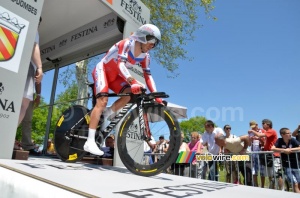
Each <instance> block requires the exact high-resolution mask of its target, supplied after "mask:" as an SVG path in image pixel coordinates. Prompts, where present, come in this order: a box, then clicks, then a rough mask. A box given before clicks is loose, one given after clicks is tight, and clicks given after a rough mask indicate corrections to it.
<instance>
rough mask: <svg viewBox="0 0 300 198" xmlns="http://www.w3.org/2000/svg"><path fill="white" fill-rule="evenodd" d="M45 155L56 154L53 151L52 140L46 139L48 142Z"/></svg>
mask: <svg viewBox="0 0 300 198" xmlns="http://www.w3.org/2000/svg"><path fill="white" fill-rule="evenodd" d="M47 154H49V155H55V154H56V152H55V149H54V144H53V142H52V139H48V142H47Z"/></svg>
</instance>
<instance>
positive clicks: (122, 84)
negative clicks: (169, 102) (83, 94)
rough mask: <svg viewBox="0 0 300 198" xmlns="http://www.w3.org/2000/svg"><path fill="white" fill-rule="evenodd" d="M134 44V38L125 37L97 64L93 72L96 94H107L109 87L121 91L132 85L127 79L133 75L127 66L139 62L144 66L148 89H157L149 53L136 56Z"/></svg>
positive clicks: (132, 65) (153, 90)
mask: <svg viewBox="0 0 300 198" xmlns="http://www.w3.org/2000/svg"><path fill="white" fill-rule="evenodd" d="M134 46H135V40H134V39H131V38H128V39H124V40H122V41H120V42H118V43H116V44H115V45H114V46H112V47H111V48H110V49H109V51H108V52H107V53H106V55H105V56H104V57H103V59H102V60H101V61H100V62H99V63H98V64H97V66H96V67H95V69H94V70H93V73H92V76H93V79H94V82H95V85H94V93H95V95H97V94H98V96H99V95H100V96H101V95H106V94H107V93H108V89H111V90H112V91H114V92H115V93H121V92H122V91H123V90H124V89H125V88H127V87H130V84H129V83H128V82H127V79H128V78H129V77H131V75H130V73H129V71H128V69H127V68H131V67H134V66H135V67H137V64H138V63H140V65H141V66H142V69H143V73H144V78H145V81H146V84H147V87H148V89H149V90H150V91H151V92H155V91H156V87H155V83H154V81H153V78H152V76H151V73H150V68H149V64H150V56H149V53H141V54H140V55H139V56H138V57H134ZM139 84H141V83H139Z"/></svg>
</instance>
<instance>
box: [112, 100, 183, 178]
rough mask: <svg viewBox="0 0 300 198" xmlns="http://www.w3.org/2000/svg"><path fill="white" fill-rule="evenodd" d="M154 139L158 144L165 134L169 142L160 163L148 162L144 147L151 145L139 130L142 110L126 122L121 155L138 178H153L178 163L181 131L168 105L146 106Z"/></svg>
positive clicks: (119, 142) (122, 131)
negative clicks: (160, 137)
mask: <svg viewBox="0 0 300 198" xmlns="http://www.w3.org/2000/svg"><path fill="white" fill-rule="evenodd" d="M144 113H147V118H148V124H149V128H150V131H151V134H152V136H153V137H154V138H155V140H156V141H157V140H158V139H159V136H161V135H163V136H164V138H165V139H166V140H169V148H168V151H167V152H166V154H164V155H163V156H161V158H160V160H159V161H157V162H153V164H149V163H145V158H146V156H149V155H147V154H144V145H145V144H147V143H146V142H145V141H144V140H143V139H142V138H141V134H140V130H139V113H138V108H135V109H134V110H132V111H131V112H130V113H129V114H128V115H127V116H126V117H125V118H124V121H123V122H122V124H121V126H120V131H119V134H118V142H117V145H118V152H119V155H120V158H121V160H122V162H123V164H124V165H125V166H126V168H127V169H128V170H129V171H131V172H132V173H134V174H136V175H141V176H153V175H156V174H158V173H160V172H162V171H164V170H166V169H167V168H168V167H169V166H170V165H171V164H172V163H173V162H175V161H176V158H177V154H178V150H179V147H180V139H181V136H180V128H179V124H178V122H177V120H176V118H175V117H174V116H173V115H172V113H171V112H170V111H169V110H167V109H166V108H165V107H164V106H158V105H157V106H152V107H145V108H144Z"/></svg>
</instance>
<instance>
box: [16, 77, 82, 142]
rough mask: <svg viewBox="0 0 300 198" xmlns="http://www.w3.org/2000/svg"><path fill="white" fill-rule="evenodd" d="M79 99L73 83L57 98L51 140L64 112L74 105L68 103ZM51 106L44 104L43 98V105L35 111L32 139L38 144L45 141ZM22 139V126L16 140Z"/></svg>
mask: <svg viewBox="0 0 300 198" xmlns="http://www.w3.org/2000/svg"><path fill="white" fill-rule="evenodd" d="M76 98H77V85H76V83H75V81H73V82H72V83H71V84H70V85H69V88H67V89H66V90H65V91H64V92H62V93H61V94H59V95H58V96H57V100H56V105H54V106H53V111H52V117H51V125H50V132H49V138H53V133H54V130H55V127H56V122H57V120H58V118H59V117H60V115H61V114H62V112H63V111H64V110H65V109H67V108H68V107H69V106H71V105H72V104H73V103H72V102H68V101H70V100H76ZM48 111H49V106H48V104H46V103H45V102H44V99H43V98H41V103H40V105H39V107H38V108H36V109H34V111H33V118H32V130H31V137H32V139H33V140H34V141H35V143H37V144H42V143H43V141H44V136H45V133H46V125H47V118H48ZM21 138H22V124H21V125H20V126H19V127H18V129H17V134H16V139H17V140H21Z"/></svg>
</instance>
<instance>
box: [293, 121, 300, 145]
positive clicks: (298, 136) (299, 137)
mask: <svg viewBox="0 0 300 198" xmlns="http://www.w3.org/2000/svg"><path fill="white" fill-rule="evenodd" d="M292 136H293V137H295V138H296V140H298V142H300V124H299V125H298V127H297V128H296V129H295V130H294V132H293V134H292Z"/></svg>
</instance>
